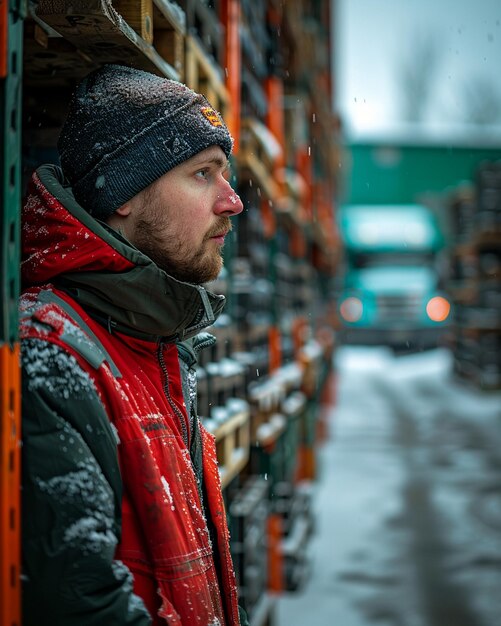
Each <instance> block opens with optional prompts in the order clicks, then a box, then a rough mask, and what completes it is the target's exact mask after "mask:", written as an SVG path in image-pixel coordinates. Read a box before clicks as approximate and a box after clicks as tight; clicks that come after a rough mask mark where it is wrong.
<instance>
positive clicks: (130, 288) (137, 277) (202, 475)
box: [21, 168, 240, 626]
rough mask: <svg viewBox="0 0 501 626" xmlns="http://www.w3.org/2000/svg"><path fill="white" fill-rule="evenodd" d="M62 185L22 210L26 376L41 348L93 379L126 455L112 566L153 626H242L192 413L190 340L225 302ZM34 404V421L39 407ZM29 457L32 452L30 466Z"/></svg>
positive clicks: (206, 441)
mask: <svg viewBox="0 0 501 626" xmlns="http://www.w3.org/2000/svg"><path fill="white" fill-rule="evenodd" d="M57 175H58V172H57V170H56V169H48V168H46V169H42V170H41V171H40V175H37V174H35V176H34V185H33V187H32V188H31V193H30V195H29V197H28V201H27V203H26V208H25V214H24V226H23V238H24V242H23V265H22V266H23V280H24V283H25V284H27V285H28V287H27V289H26V290H25V291H24V294H23V297H22V309H21V315H22V326H21V329H22V330H21V335H22V339H23V341H24V343H25V345H26V346H27V348H26V354H27V357H26V359H27V363H28V366H27V367H26V368H25V371H26V372H28V373H27V374H26V375H28V376H31V377H32V378H33V380H35V378H36V376H35V374H33V371H34V370H33V368H36V366H37V364H36V363H35V361H34V359H32V361H30V358H31V357H30V352H29V351H30V346H33V345H34V344H33V340H38V341H42V342H45V343H49V344H51V345H53V346H57V349H58V350H61V351H64V353H65V354H69V355H71V357H73V358H74V359H75V361H76V364H77V366H78V367H79V368H80V370H81V372H83V373H84V374H85V376H86V377H88V379H89V380H90V386H89V388H91V389H92V393H93V394H95V396H94V400H95V401H96V402H98V403H99V404H100V405H101V407H102V408H103V409H104V411H105V413H106V415H107V416H108V419H109V421H110V423H111V424H112V430H113V431H114V433H115V436H116V443H115V446H116V449H117V451H118V462H119V468H120V475H121V488H122V495H121V512H120V513H121V520H120V519H119V518H120V515H118V519H115V520H114V522H116V523H117V524H118V527H119V530H118V533H119V532H120V531H121V537H120V538H119V540H118V544H117V546H116V550H115V554H114V561H115V562H116V561H121V562H123V563H124V564H125V565H126V566H127V567H128V568H129V569H130V571H131V572H132V573H133V576H134V592H135V594H137V595H138V596H140V597H141V598H142V599H143V601H144V603H145V605H146V607H147V609H148V611H149V613H150V614H151V616H152V617H153V623H154V624H155V625H159V626H160V625H163V626H165V624H169V625H170V626H174V625H175V626H178V625H183V626H191V625H193V626H195V625H200V626H216V625H217V626H220V625H221V626H223V625H226V626H237V625H238V624H239V623H240V622H239V617H238V606H237V592H236V584H235V576H234V572H233V566H232V562H231V557H230V552H229V535H228V528H227V521H226V515H225V509H224V503H223V498H222V493H221V486H220V482H219V473H218V468H217V460H216V451H215V442H214V439H213V437H212V435H210V434H209V433H207V431H206V430H205V429H204V428H203V425H202V424H201V423H200V422H199V421H198V418H197V417H196V414H195V411H196V400H195V390H194V388H193V382H194V380H195V374H194V369H193V366H194V362H195V358H194V352H193V350H192V348H191V347H190V342H189V341H188V342H187V343H180V342H181V340H186V339H188V338H189V337H190V335H191V336H192V335H193V334H194V333H195V332H196V331H197V330H198V329H200V328H202V327H203V326H204V325H205V326H206V325H209V324H210V323H212V322H213V321H214V318H215V316H216V315H217V314H218V313H219V311H220V310H221V308H222V299H221V297H216V296H212V295H211V294H208V292H205V291H204V290H203V289H202V288H200V287H196V286H192V285H187V284H185V283H179V282H178V281H175V280H174V279H172V278H170V277H168V276H167V275H166V274H165V273H164V272H161V270H159V269H158V268H156V266H154V265H153V263H152V262H151V261H149V259H146V257H143V256H142V255H141V253H139V252H138V251H137V250H135V249H133V248H132V247H130V246H128V245H127V242H125V241H124V240H121V239H120V238H119V237H118V238H117V237H116V236H115V235H114V234H113V233H111V232H108V231H107V230H106V229H105V228H104V227H102V225H100V224H99V223H98V222H96V221H95V220H93V219H92V218H90V217H89V216H88V215H87V214H86V213H85V212H84V211H83V210H82V209H81V208H80V207H78V205H76V203H74V201H72V200H71V196H70V191H69V190H65V189H63V188H62V187H60V183H59V182H58V180H57ZM41 179H43V182H42V180H41ZM44 183H45V184H44ZM48 187H49V188H50V191H49V190H48ZM56 190H57V191H56ZM51 192H52V193H51ZM56 195H58V196H59V198H60V199H57V198H56V197H55V196H56ZM68 197H69V199H68ZM62 201H64V203H65V206H63V204H62ZM41 217H43V219H40V218H41ZM138 290H139V294H138ZM129 296H130V309H127V308H126V306H124V305H123V303H127V302H129V300H128V297H129ZM172 299H174V301H175V307H173V305H172ZM169 318H170V319H169ZM35 343H36V341H35ZM180 357H181V359H180ZM30 368H31V369H30ZM44 371H45V370H44ZM81 372H79V375H80V374H81ZM39 375H40V372H38V374H37V376H39ZM36 380H38V378H36ZM50 384H53V383H52V382H51V383H50ZM35 387H36V385H35V384H34V383H33V384H32V387H31V392H30V393H31V394H34V393H36V392H37V389H38V387H37V388H36V389H35ZM53 395H57V394H53ZM63 395H64V393H63ZM65 406H66V405H65ZM26 407H27V408H26V412H27V413H28V414H27V415H25V419H26V420H28V422H29V420H30V419H33V416H32V415H30V414H29V413H30V408H29V407H30V400H29V399H28V400H27V403H26ZM64 410H66V411H69V412H71V409H64ZM72 424H73V421H72ZM87 426H88V425H87ZM27 428H28V429H29V428H30V425H29V423H28V426H27ZM85 428H86V424H83V423H82V424H80V429H81V431H82V436H83V435H84V433H83V431H84V430H85ZM28 439H29V438H28ZM88 441H90V449H89V455H92V439H89V440H88ZM53 454H54V456H55V457H56V461H57V455H58V454H60V455H61V457H62V458H63V457H64V455H65V453H64V452H62V447H61V450H54V451H53ZM29 455H30V450H29V447H28V449H27V450H26V458H27V459H28V462H29V459H30V456H29ZM110 462H112V460H110ZM101 465H102V463H101ZM55 467H58V463H57V462H56V463H55ZM55 471H56V470H55ZM58 471H59V470H58ZM103 471H104V470H103ZM104 473H105V474H106V471H105V472H104ZM57 476H59V474H57ZM28 479H29V476H28V477H27V480H28ZM32 482H33V483H36V481H32ZM39 483H40V484H42V485H46V484H49V483H48V480H45V479H44V481H42V482H41V481H39ZM30 484H31V483H30ZM33 489H35V488H34V487H33ZM45 491H47V489H45ZM115 495H116V494H115ZM39 496H40V494H36V497H37V498H38V497H39ZM37 501H38V500H37ZM29 506H31V503H29ZM35 510H36V509H35ZM42 513H43V511H42ZM41 517H42V518H43V515H41ZM120 521H121V524H120ZM70 534H71V533H70ZM67 535H68V532H67V533H66V535H64V533H63V536H67ZM87 539H88V538H87ZM27 558H29V557H27ZM110 566H112V563H110ZM103 584H104V581H103ZM71 623H72V622H71V620H68V622H67V624H68V626H70V625H71ZM93 623H94V622H93ZM96 623H97V622H96ZM117 623H118V621H117ZM124 623H128V622H125V621H124ZM134 623H135V622H134Z"/></svg>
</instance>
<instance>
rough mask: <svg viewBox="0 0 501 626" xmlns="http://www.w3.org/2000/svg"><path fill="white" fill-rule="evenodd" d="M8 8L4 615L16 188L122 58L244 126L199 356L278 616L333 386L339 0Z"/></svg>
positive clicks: (253, 608) (239, 556)
mask: <svg viewBox="0 0 501 626" xmlns="http://www.w3.org/2000/svg"><path fill="white" fill-rule="evenodd" d="M0 7H1V13H0V18H1V29H2V39H1V42H2V44H1V45H2V49H1V50H0V52H1V54H2V57H1V65H0V68H1V75H0V79H1V99H2V100H1V101H2V124H3V125H2V133H3V138H4V139H5V141H3V142H2V146H5V147H4V148H3V153H2V159H3V160H2V177H3V178H2V196H3V204H2V222H3V224H2V225H3V230H2V248H1V251H2V269H5V268H6V271H4V272H3V273H2V281H3V282H2V292H3V296H4V306H3V309H2V316H3V317H2V337H1V342H2V343H1V350H2V359H1V367H2V380H3V387H2V482H1V488H2V491H1V505H2V511H1V512H2V518H1V523H2V526H1V531H2V532H1V540H2V549H3V550H5V552H3V553H4V554H6V555H8V559H7V560H6V559H3V560H2V570H1V575H2V579H1V590H0V591H1V593H2V596H1V598H0V607H1V608H0V610H1V611H3V613H2V614H1V616H2V620H3V621H2V624H3V623H5V624H6V625H8V626H14V625H16V626H20V623H21V622H20V616H19V490H18V485H19V447H18V446H19V425H18V420H19V372H18V358H19V352H18V344H17V331H16V327H17V317H16V307H15V300H16V297H17V293H18V290H19V282H18V266H19V207H20V202H21V199H20V198H21V192H22V189H23V187H24V184H25V182H26V177H27V176H28V175H29V174H30V173H31V170H32V169H33V168H34V167H36V166H38V165H39V164H40V163H42V162H46V161H47V160H53V159H55V158H57V153H56V150H55V144H56V141H57V136H58V132H59V128H60V127H61V125H62V122H63V119H64V114H65V110H66V103H67V102H68V100H69V98H70V95H71V92H72V90H73V88H74V86H75V85H76V83H77V82H78V81H79V80H80V79H81V78H82V77H83V76H84V75H85V74H87V73H88V72H89V71H91V70H92V69H94V68H96V67H98V66H100V65H102V64H104V63H110V62H118V63H125V64H129V65H132V66H134V67H138V68H140V69H145V70H148V71H151V72H154V73H157V74H159V75H163V76H166V77H168V78H172V79H175V80H181V81H183V82H186V83H187V84H188V85H189V86H190V87H192V88H193V89H195V90H198V91H201V92H202V93H204V94H205V95H206V96H207V97H208V99H209V101H210V102H211V104H212V105H213V106H214V107H215V108H216V109H218V110H220V111H221V113H222V114H223V116H224V118H225V120H226V121H227V123H228V126H229V128H230V131H231V133H232V135H233V137H234V139H235V145H234V154H233V156H232V165H233V169H234V172H235V184H236V186H237V188H238V191H239V193H240V195H241V197H242V199H243V201H244V205H245V211H244V213H243V214H242V215H241V216H240V217H239V220H238V223H237V225H236V228H235V231H234V232H233V233H232V239H233V240H232V241H230V242H229V244H230V245H229V246H228V254H227V258H226V259H225V270H224V271H223V272H222V274H221V276H220V277H219V278H218V281H217V284H215V285H212V287H214V288H215V290H216V291H218V292H219V293H224V294H225V295H226V296H227V298H228V307H227V311H226V313H225V315H223V316H222V317H221V318H220V319H219V320H218V321H217V323H216V324H215V325H214V326H213V327H212V328H211V329H209V331H210V332H212V333H213V334H215V335H216V336H217V338H218V340H219V341H218V343H217V344H216V346H215V347H214V348H213V349H209V350H207V351H206V352H205V353H202V357H201V361H200V364H199V369H198V375H199V399H198V402H199V413H200V415H201V418H202V420H203V421H204V423H205V425H206V427H207V428H209V430H211V431H212V432H213V434H214V435H215V437H216V442H217V454H218V461H219V467H220V476H221V482H222V486H223V490H224V496H225V501H226V503H227V510H228V515H229V522H230V526H231V527H232V528H234V529H235V530H234V533H233V535H234V539H233V540H232V551H233V554H234V559H235V564H236V569H237V577H238V580H239V582H240V583H241V593H242V597H243V598H244V603H245V604H246V608H247V609H248V612H249V615H250V619H251V624H252V626H260V625H262V626H265V625H267V626H272V625H273V623H274V615H275V610H274V596H273V593H271V592H274V591H278V592H279V591H282V590H283V589H291V590H292V589H294V588H296V587H298V586H299V585H300V584H301V580H302V579H304V576H305V574H306V571H307V558H306V547H307V542H308V540H309V537H310V536H311V533H312V531H313V528H314V520H313V518H312V515H311V488H310V487H311V481H312V480H314V479H315V477H316V474H317V468H316V464H315V448H316V443H317V437H316V432H317V427H318V419H319V417H318V415H319V404H320V395H321V393H322V389H323V388H325V381H326V380H327V377H328V373H329V372H330V369H331V362H332V352H333V343H332V341H324V340H323V339H322V337H323V338H325V337H326V336H329V337H332V332H331V329H330V328H329V326H330V322H329V319H328V316H326V315H325V314H324V311H325V309H326V306H327V307H328V304H326V301H325V289H324V284H325V281H326V280H328V279H329V277H330V276H332V275H333V274H334V273H335V271H336V263H337V253H336V249H335V248H336V245H337V240H336V232H335V226H334V224H335V221H334V214H333V213H334V209H335V195H336V172H338V160H339V155H338V152H337V149H336V144H337V136H336V133H337V130H336V117H335V115H334V114H333V112H332V110H331V104H330V103H331V95H330V94H331V88H330V41H329V40H330V33H329V28H328V26H327V25H328V24H330V16H329V8H328V7H329V3H324V2H320V1H319V0H314V1H307V0H300V1H298V2H295V3H283V2H279V1H278V0H252V1H251V0H208V1H203V2H202V1H201V0H182V1H179V2H177V3H176V2H172V1H170V0H137V1H135V0H134V1H133V0H92V1H91V2H89V0H72V2H71V3H68V2H65V1H64V0H39V1H38V2H29V3H21V2H19V4H16V2H10V3H7V2H5V1H4V0H0ZM22 7H25V8H26V10H25V11H24V13H23V11H22ZM70 7H71V10H70ZM23 18H24V36H23ZM304 24H306V29H305V28H304ZM7 33H8V37H7V36H6V35H7ZM4 35H5V36H4ZM305 37H306V39H305ZM23 46H24V52H23ZM23 59H24V62H23ZM284 59H287V63H286V64H285V63H284ZM286 65H287V67H286ZM21 82H22V84H23V95H22V97H21ZM21 112H22V123H21ZM21 128H22V130H23V146H22V148H21V146H20V138H21V137H20V131H21ZM7 140H8V141H7ZM230 239H231V238H230ZM326 329H327V330H326ZM246 503H247V504H246ZM249 503H251V504H252V506H251V505H249ZM4 564H5V565H4ZM256 572H259V576H258V577H256V576H254V574H255V573H256ZM5 598H8V601H6V602H5V601H4V599H5Z"/></svg>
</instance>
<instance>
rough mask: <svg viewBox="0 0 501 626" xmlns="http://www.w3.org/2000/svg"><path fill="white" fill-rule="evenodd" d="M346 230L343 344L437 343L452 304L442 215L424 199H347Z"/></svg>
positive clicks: (406, 345)
mask: <svg viewBox="0 0 501 626" xmlns="http://www.w3.org/2000/svg"><path fill="white" fill-rule="evenodd" d="M339 230H340V235H341V239H342V242H343V246H344V272H343V273H342V279H341V285H340V290H339V297H338V302H337V308H338V314H339V321H340V331H339V339H340V342H341V343H347V344H354V343H356V344H369V345H389V346H391V347H394V348H399V347H401V348H404V349H405V348H407V349H413V348H415V349H421V348H429V347H434V346H437V345H438V344H439V343H440V341H441V340H442V338H443V336H444V332H445V331H446V329H447V326H448V324H449V321H450V318H451V307H450V303H449V299H448V297H447V295H446V294H445V293H444V292H443V291H442V290H441V288H440V275H439V271H438V267H437V260H438V258H439V257H438V254H439V252H440V250H441V249H442V247H443V245H444V239H443V236H442V234H441V232H440V229H439V227H438V224H437V221H436V219H435V216H434V214H433V213H432V212H431V211H430V210H429V209H427V208H426V207H425V206H422V205H418V204H388V205H353V204H352V205H346V206H343V207H341V209H340V212H339Z"/></svg>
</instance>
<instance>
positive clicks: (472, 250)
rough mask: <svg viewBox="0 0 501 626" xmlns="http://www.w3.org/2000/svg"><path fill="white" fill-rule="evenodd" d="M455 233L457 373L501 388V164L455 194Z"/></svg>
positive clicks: (484, 169) (452, 285) (480, 171)
mask: <svg viewBox="0 0 501 626" xmlns="http://www.w3.org/2000/svg"><path fill="white" fill-rule="evenodd" d="M447 208H448V212H449V216H450V219H449V221H450V224H451V227H452V243H451V246H450V251H449V252H450V255H449V265H450V277H449V283H448V288H449V292H450V294H451V296H452V300H453V312H454V320H453V326H452V329H451V333H450V343H451V347H452V351H453V357H454V372H455V374H456V375H457V376H458V377H459V378H460V379H463V380H467V381H470V382H471V383H473V384H474V385H476V386H478V387H480V388H482V389H486V390H489V389H490V390H494V389H499V388H501V360H500V355H501V279H500V276H501V161H498V162H496V161H488V162H487V161H486V162H482V163H480V164H479V165H478V167H477V170H476V173H475V176H474V180H473V181H471V183H463V184H462V185H459V186H458V187H457V188H456V189H455V190H454V191H453V192H452V193H450V194H449V198H448V202H447Z"/></svg>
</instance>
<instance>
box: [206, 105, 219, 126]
mask: <svg viewBox="0 0 501 626" xmlns="http://www.w3.org/2000/svg"><path fill="white" fill-rule="evenodd" d="M201 111H202V115H203V116H204V117H205V119H206V120H207V121H208V122H209V124H211V125H212V126H216V127H217V126H222V125H223V122H222V121H221V118H220V117H219V114H218V112H217V111H215V110H214V109H213V108H212V107H202V109H201Z"/></svg>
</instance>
